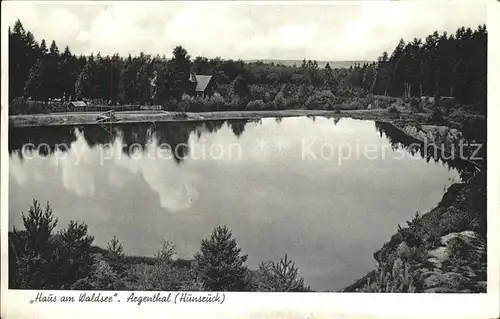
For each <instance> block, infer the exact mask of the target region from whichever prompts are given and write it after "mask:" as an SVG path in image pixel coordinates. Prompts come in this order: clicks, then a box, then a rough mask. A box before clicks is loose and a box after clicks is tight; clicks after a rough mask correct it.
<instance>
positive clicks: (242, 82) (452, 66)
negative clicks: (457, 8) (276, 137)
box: [9, 20, 487, 110]
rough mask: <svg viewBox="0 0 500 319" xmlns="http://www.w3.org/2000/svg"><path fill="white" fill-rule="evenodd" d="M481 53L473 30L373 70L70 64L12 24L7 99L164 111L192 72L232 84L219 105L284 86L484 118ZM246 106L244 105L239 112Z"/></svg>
mask: <svg viewBox="0 0 500 319" xmlns="http://www.w3.org/2000/svg"><path fill="white" fill-rule="evenodd" d="M486 51H487V30H486V26H485V25H483V26H479V27H478V28H477V29H476V30H472V29H471V28H465V27H461V28H459V29H458V30H457V31H456V33H455V34H451V35H448V34H447V33H446V32H443V33H442V34H440V33H439V32H438V31H435V32H434V33H432V34H431V35H429V36H427V37H426V38H425V40H422V39H418V38H415V39H413V41H411V42H408V43H406V42H405V41H404V40H403V39H401V40H400V42H399V44H398V45H397V46H396V48H395V49H394V51H393V52H392V54H390V55H389V53H387V52H384V53H383V54H382V55H381V56H380V57H379V58H378V60H377V61H374V62H372V63H364V64H363V65H361V64H355V65H353V66H351V67H350V68H340V69H332V68H331V67H330V65H329V64H326V66H325V67H324V68H320V67H319V66H318V63H317V62H316V61H313V60H306V59H304V60H303V61H302V64H301V65H292V66H290V65H284V64H281V63H264V62H262V61H257V62H245V61H242V60H225V59H222V58H220V57H216V58H211V59H209V58H206V57H195V58H191V56H190V55H189V54H188V52H187V50H186V49H185V48H183V47H182V46H177V47H176V48H174V50H173V52H172V56H171V57H169V58H167V57H166V56H165V55H163V56H159V55H156V56H151V55H148V54H144V53H141V54H140V55H139V56H134V57H132V56H131V55H129V56H128V57H121V56H119V55H118V54H113V55H111V56H109V55H106V56H102V55H101V54H100V53H97V54H95V55H94V54H91V55H90V56H83V55H80V56H76V55H75V54H73V53H71V51H70V49H69V47H67V46H66V47H65V49H64V50H63V52H62V53H60V51H59V48H58V46H57V44H56V42H55V41H52V42H51V44H50V46H49V48H47V44H46V42H45V40H43V39H42V40H41V41H40V42H38V41H37V40H36V39H35V37H34V35H33V33H32V32H31V31H26V30H25V29H24V27H23V25H22V23H21V21H19V20H18V21H17V22H16V23H15V24H14V26H13V28H12V30H11V29H10V28H9V98H10V100H13V99H15V98H20V97H24V98H28V97H29V98H31V99H32V100H37V101H47V100H49V99H52V98H61V97H66V98H68V99H69V98H71V99H91V100H100V101H101V102H102V103H109V104H113V105H115V104H118V103H120V104H131V103H135V104H155V105H165V104H166V103H168V102H171V101H178V100H180V99H181V97H182V96H183V94H184V93H186V92H188V91H189V85H190V82H189V74H190V72H191V71H195V72H196V73H197V74H207V75H212V76H214V77H215V79H216V81H217V83H218V84H221V86H222V87H224V85H225V84H231V85H230V87H231V89H230V90H229V92H227V91H226V90H221V92H220V94H222V95H223V97H224V98H225V99H226V100H227V99H228V98H230V99H232V98H233V97H236V98H238V100H242V99H244V98H245V97H247V96H249V95H252V93H253V91H255V90H259V87H262V86H264V88H265V89H264V90H267V91H272V88H278V89H275V90H274V91H272V92H273V95H274V96H272V97H271V98H265V97H264V95H263V94H262V97H259V98H256V99H254V100H263V101H264V102H265V100H266V99H267V100H274V99H275V98H276V94H278V93H279V92H281V91H283V90H282V89H280V88H282V87H283V85H289V86H290V85H291V86H293V88H294V89H293V90H294V91H296V92H297V94H298V95H300V94H301V95H306V97H305V98H303V99H302V100H306V99H307V98H308V97H309V96H310V95H312V94H313V92H318V91H323V93H322V95H325V93H324V92H330V93H331V94H333V95H335V96H340V97H348V98H349V97H359V96H366V95H367V94H375V95H389V96H396V97H401V96H405V97H410V96H422V95H424V96H435V97H441V96H450V97H455V98H457V100H458V101H459V102H460V103H462V104H474V105H476V108H477V109H483V110H484V106H485V104H486V70H487V66H486V63H487V58H486V54H487V52H486ZM270 88H271V89H270ZM299 90H302V91H303V93H301V92H298V91H299ZM299 93H300V94H299ZM330 93H327V94H326V97H328V96H329V94H330ZM280 98H281V97H280ZM297 100H298V102H301V99H300V98H298V99H297ZM248 102H249V101H247V100H245V105H246V103H248ZM302 102H303V101H302ZM277 104H280V103H279V102H278V103H277Z"/></svg>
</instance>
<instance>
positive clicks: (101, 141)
mask: <svg viewBox="0 0 500 319" xmlns="http://www.w3.org/2000/svg"><path fill="white" fill-rule="evenodd" d="M398 132H399V131H397V130H395V129H394V127H392V126H391V125H390V124H386V123H379V122H374V121H364V120H353V119H347V118H343V119H338V118H325V117H316V118H308V117H293V118H283V119H279V118H276V119H275V118H266V119H262V120H260V121H245V120H233V121H207V122H184V123H180V122H177V123H143V124H115V125H113V126H100V125H86V126H78V127H74V126H54V127H40V128H11V129H10V132H9V134H10V135H9V153H10V189H9V210H10V212H9V227H10V228H12V227H13V226H14V225H15V226H16V227H21V226H22V220H21V212H27V211H28V208H29V206H30V204H31V202H32V199H33V198H36V199H38V200H39V201H41V202H42V203H45V202H46V201H50V204H51V206H52V207H53V210H54V214H55V215H56V216H57V217H58V218H59V221H60V225H61V226H63V227H66V225H67V224H68V222H69V221H70V220H78V221H84V222H86V223H87V224H88V225H89V233H90V234H91V235H93V236H94V237H95V241H94V242H95V244H97V245H99V246H101V247H105V245H106V243H107V242H108V241H109V240H110V239H111V238H112V237H113V235H116V236H117V237H118V238H119V239H120V240H121V241H122V242H123V245H124V249H125V252H126V253H127V254H129V255H142V256H146V255H147V256H152V255H154V254H155V253H156V252H157V251H158V249H160V248H161V242H162V239H165V240H170V241H172V242H173V243H174V244H175V245H176V248H177V252H178V256H179V257H182V258H191V257H192V256H193V254H194V253H195V252H197V251H199V246H200V241H201V240H202V239H203V238H207V237H208V236H209V235H210V233H211V232H212V229H213V228H214V227H216V226H218V225H227V226H228V227H229V228H230V229H231V230H232V232H233V236H234V237H235V238H236V239H237V240H238V243H239V245H240V247H241V248H242V251H243V252H244V253H246V254H248V255H249V258H248V262H247V264H248V266H249V267H251V268H256V267H257V265H258V264H259V263H260V262H261V261H267V260H275V261H278V260H279V259H280V257H282V256H284V255H285V254H288V257H289V258H291V259H292V260H294V261H295V262H296V266H297V267H298V268H299V272H300V274H301V276H302V277H304V279H305V281H306V283H307V284H308V285H310V286H311V288H313V289H316V290H339V289H342V288H344V287H345V286H347V285H349V284H351V283H352V282H353V281H354V280H356V279H358V278H360V277H362V276H363V275H364V274H365V273H366V272H368V271H370V270H371V269H373V268H374V266H375V261H374V259H373V253H374V252H375V251H376V250H378V249H379V248H380V247H381V246H382V244H383V243H384V242H386V241H388V240H389V238H390V236H391V235H393V234H394V233H395V232H396V230H397V226H398V224H401V225H404V224H406V221H407V220H410V219H411V218H412V217H413V216H414V215H415V212H416V211H419V212H420V213H423V212H427V211H429V210H430V209H432V208H433V207H435V206H436V204H437V203H438V202H439V200H440V199H441V197H442V196H443V193H444V192H445V190H446V188H447V187H448V186H449V185H451V184H452V183H454V182H457V181H460V173H459V172H460V171H461V168H460V167H457V165H456V164H455V163H451V162H444V161H443V160H442V159H439V158H433V157H432V156H429V155H428V154H424V152H423V148H421V147H420V148H419V147H418V146H414V145H413V146H412V145H409V144H410V143H409V142H408V141H406V140H405V137H404V136H401V134H400V133H398ZM23 145H24V147H23ZM26 145H28V146H26Z"/></svg>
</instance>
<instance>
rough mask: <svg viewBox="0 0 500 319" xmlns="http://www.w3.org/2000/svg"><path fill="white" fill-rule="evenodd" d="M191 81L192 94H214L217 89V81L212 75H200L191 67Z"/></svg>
mask: <svg viewBox="0 0 500 319" xmlns="http://www.w3.org/2000/svg"><path fill="white" fill-rule="evenodd" d="M189 82H191V83H192V91H191V92H190V94H192V95H199V96H203V97H206V96H212V95H213V94H214V93H215V90H217V82H216V81H215V77H214V76H212V75H198V74H196V73H195V72H194V70H193V69H191V72H190V74H189Z"/></svg>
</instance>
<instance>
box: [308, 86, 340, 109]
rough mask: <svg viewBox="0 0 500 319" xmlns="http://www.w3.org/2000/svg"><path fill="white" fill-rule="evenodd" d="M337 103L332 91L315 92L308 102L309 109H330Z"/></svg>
mask: <svg viewBox="0 0 500 319" xmlns="http://www.w3.org/2000/svg"><path fill="white" fill-rule="evenodd" d="M335 102H336V98H335V95H334V94H333V93H332V91H330V90H322V91H315V92H314V93H313V94H312V95H311V96H309V98H308V99H307V101H306V107H307V108H308V109H314V108H320V109H329V108H331V107H332V106H333V105H334V104H335Z"/></svg>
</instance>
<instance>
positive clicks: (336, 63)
mask: <svg viewBox="0 0 500 319" xmlns="http://www.w3.org/2000/svg"><path fill="white" fill-rule="evenodd" d="M257 61H262V62H264V63H275V64H278V63H281V64H284V65H293V64H294V63H295V65H297V66H300V65H301V64H302V60H272V59H262V60H245V62H257ZM316 62H318V66H319V67H320V68H323V67H325V65H326V64H327V63H330V66H331V67H332V68H333V69H335V68H338V69H340V68H349V67H350V66H354V64H356V63H359V64H361V65H363V64H364V63H371V62H372V61H317V60H316Z"/></svg>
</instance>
